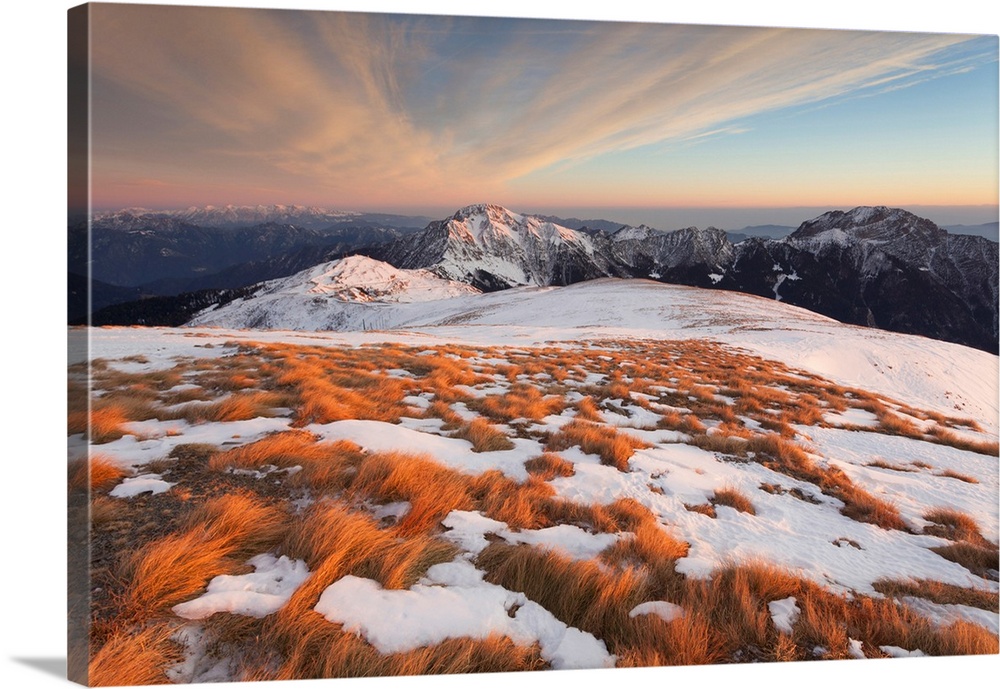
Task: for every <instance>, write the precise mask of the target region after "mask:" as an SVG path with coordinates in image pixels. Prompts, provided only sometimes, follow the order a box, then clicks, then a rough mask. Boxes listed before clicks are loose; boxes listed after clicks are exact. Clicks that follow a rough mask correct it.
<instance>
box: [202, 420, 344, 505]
mask: <svg viewBox="0 0 1000 689" xmlns="http://www.w3.org/2000/svg"><path fill="white" fill-rule="evenodd" d="M361 458H362V451H361V448H360V447H358V446H357V445H355V444H354V443H352V442H350V441H347V440H339V441H335V442H322V443H321V442H316V437H315V436H314V435H312V434H311V433H307V432H305V431H297V430H296V431H285V432H282V433H274V434H271V435H269V436H266V437H264V438H262V439H261V440H258V441H257V442H254V443H249V444H247V445H240V446H238V447H235V448H233V449H231V450H227V451H226V452H218V453H214V454H213V455H212V456H211V457H210V458H209V460H208V468H209V469H211V470H213V471H227V470H231V469H254V470H256V469H261V468H263V467H266V466H268V465H272V466H275V467H278V468H281V469H288V468H292V467H300V469H301V470H300V471H298V472H296V473H294V474H292V476H291V477H290V478H289V484H290V485H293V486H304V487H309V488H312V489H313V490H318V491H321V492H325V491H337V490H343V489H344V488H346V487H347V485H348V484H349V483H350V481H351V479H352V477H353V472H354V470H355V469H356V468H357V466H358V464H359V463H360V462H361Z"/></svg>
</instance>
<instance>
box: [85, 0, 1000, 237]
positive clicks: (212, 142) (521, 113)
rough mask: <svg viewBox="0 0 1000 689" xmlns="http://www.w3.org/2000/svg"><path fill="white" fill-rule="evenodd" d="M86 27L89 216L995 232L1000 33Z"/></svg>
mask: <svg viewBox="0 0 1000 689" xmlns="http://www.w3.org/2000/svg"><path fill="white" fill-rule="evenodd" d="M91 30H92V33H91V36H92V53H91V58H92V62H91V65H92V79H93V81H92V84H93V101H92V102H93V118H94V119H93V158H92V160H93V168H92V169H93V190H92V194H93V196H92V198H93V204H94V207H95V208H98V209H101V208H121V207H129V206H139V207H147V208H177V207H186V206H190V205H206V204H214V205H221V204H227V203H233V204H258V203H263V204H270V203H286V204H306V205H318V206H324V207H330V208H341V209H347V210H388V211H399V212H422V213H425V214H428V215H431V216H433V217H437V216H438V215H442V214H445V213H450V212H453V211H454V210H455V209H457V208H459V207H461V206H465V205H467V204H470V203H477V202H487V201H488V202H492V203H499V204H502V205H505V206H508V207H510V208H513V209H515V210H520V211H527V212H545V211H550V212H556V211H559V212H560V213H566V214H573V212H574V211H576V213H579V214H583V215H587V214H588V211H589V212H590V215H591V216H592V215H593V213H596V212H604V213H606V214H607V213H615V212H616V209H617V217H621V216H623V215H625V216H628V217H621V219H622V220H624V221H633V220H635V221H642V220H644V219H645V218H648V219H652V218H655V217H663V214H662V213H660V214H659V215H658V214H657V211H662V210H663V209H674V210H676V209H681V208H688V209H691V208H697V209H704V208H754V207H756V208H779V207H797V208H810V209H812V208H815V209H820V212H821V211H822V210H826V209H829V208H833V207H846V208H850V207H853V206H857V205H890V206H902V207H909V206H914V205H921V206H973V207H975V206H982V207H983V208H982V209H981V210H982V211H983V212H984V213H985V215H984V219H983V220H980V222H985V221H986V220H989V219H996V217H995V216H996V205H997V39H996V37H995V36H976V35H968V34H926V33H903V32H890V33H884V32H871V31H832V30H826V31H824V30H801V29H781V28H753V27H732V26H704V25H700V26H699V25H676V24H674V25H668V24H657V23H634V22H587V21H569V20H543V19H511V18H482V17H446V16H429V15H424V16H414V15H410V16H407V15H392V14H364V13H354V12H319V11H312V12H305V13H299V12H289V11H283V10H267V9H234V8H218V7H162V6H160V7H156V6H153V7H150V6H130V5H101V4H97V5H95V6H94V7H93V14H92V27H91ZM806 215H807V216H808V217H811V216H809V214H808V212H806ZM991 216H992V217H991ZM963 217H965V216H963ZM970 217H971V216H970ZM804 219H806V218H805V217H801V215H800V217H798V220H804ZM750 220H751V221H753V220H758V221H760V222H765V221H766V217H764V216H762V217H760V218H750ZM775 221H776V220H775ZM748 224H752V222H748ZM789 224H794V223H791V222H790V223H789Z"/></svg>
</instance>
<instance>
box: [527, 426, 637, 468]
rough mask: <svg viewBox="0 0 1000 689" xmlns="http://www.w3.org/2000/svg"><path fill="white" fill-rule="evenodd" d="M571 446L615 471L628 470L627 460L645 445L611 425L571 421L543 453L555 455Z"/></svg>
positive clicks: (548, 444) (553, 437)
mask: <svg viewBox="0 0 1000 689" xmlns="http://www.w3.org/2000/svg"><path fill="white" fill-rule="evenodd" d="M573 446H579V448H580V449H581V450H582V451H583V452H586V453H587V454H594V455H598V456H599V457H600V458H601V464H604V465H607V466H613V467H615V468H616V469H618V470H619V471H628V470H629V466H628V460H629V458H631V457H632V454H633V453H634V452H635V451H636V450H637V449H641V448H647V447H650V445H649V443H647V442H645V441H643V440H640V439H639V438H636V437H635V436H632V435H629V434H627V433H621V432H619V431H616V430H615V429H614V428H613V427H611V426H602V425H597V424H592V423H589V422H586V421H576V420H573V421H571V422H569V423H568V424H566V425H565V426H563V427H562V428H560V429H559V431H558V432H556V433H555V434H553V435H552V436H550V437H549V440H548V443H546V448H545V449H546V450H549V451H555V452H558V451H560V450H566V449H568V448H570V447H573Z"/></svg>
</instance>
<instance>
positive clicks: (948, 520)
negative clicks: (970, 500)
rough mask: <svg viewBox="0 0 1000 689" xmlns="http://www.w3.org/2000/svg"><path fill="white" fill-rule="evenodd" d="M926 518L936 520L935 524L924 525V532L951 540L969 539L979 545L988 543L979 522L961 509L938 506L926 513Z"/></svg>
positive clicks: (931, 520)
mask: <svg viewBox="0 0 1000 689" xmlns="http://www.w3.org/2000/svg"><path fill="white" fill-rule="evenodd" d="M924 519H926V520H927V521H929V522H934V525H933V526H926V527H924V533H928V534H931V535H932V536H941V537H943V538H947V539H948V540H951V541H968V542H969V543H977V544H979V545H987V544H988V541H987V540H986V539H985V538H983V534H982V532H981V531H980V530H979V524H978V523H977V522H976V520H975V519H973V518H972V517H971V516H969V515H968V514H967V513H965V512H962V511H961V510H956V509H952V508H950V507H937V508H935V509H933V510H930V511H928V512H925V513H924Z"/></svg>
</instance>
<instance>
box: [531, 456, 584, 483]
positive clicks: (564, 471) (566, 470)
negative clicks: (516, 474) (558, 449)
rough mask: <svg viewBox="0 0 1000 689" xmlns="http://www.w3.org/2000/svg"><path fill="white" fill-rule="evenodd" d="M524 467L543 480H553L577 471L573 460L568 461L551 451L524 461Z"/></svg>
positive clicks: (571, 474)
mask: <svg viewBox="0 0 1000 689" xmlns="http://www.w3.org/2000/svg"><path fill="white" fill-rule="evenodd" d="M524 468H525V469H527V471H528V473H529V474H531V475H532V476H537V477H538V478H540V479H542V480H543V481H551V480H552V479H554V478H557V477H559V476H564V477H565V476H573V475H574V474H575V473H576V469H574V468H573V463H572V462H568V461H566V460H565V459H563V458H562V457H560V456H559V455H557V454H553V453H551V452H546V453H543V454H540V455H538V456H537V457H532V458H531V459H529V460H528V461H526V462H525V463H524Z"/></svg>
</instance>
